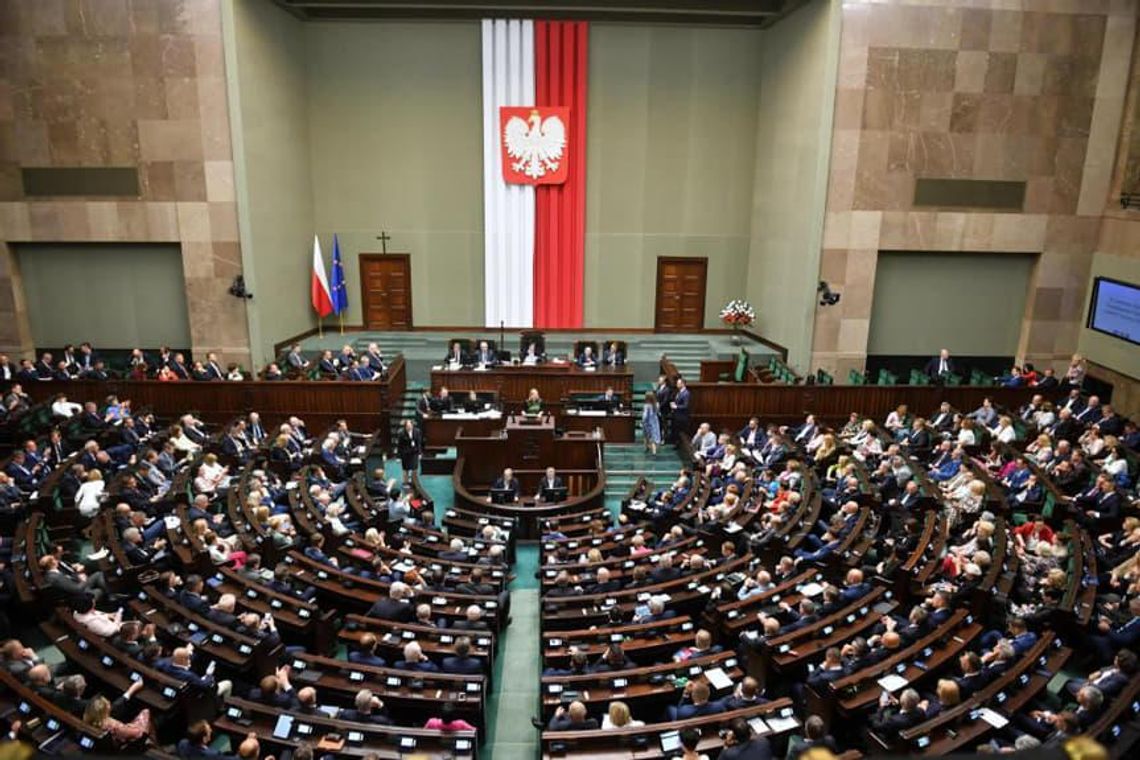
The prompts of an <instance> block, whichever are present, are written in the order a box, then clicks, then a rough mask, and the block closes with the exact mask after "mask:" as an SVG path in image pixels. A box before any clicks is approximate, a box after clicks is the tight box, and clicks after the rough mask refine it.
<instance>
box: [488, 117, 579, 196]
mask: <svg viewBox="0 0 1140 760" xmlns="http://www.w3.org/2000/svg"><path fill="white" fill-rule="evenodd" d="M569 122H570V109H569V108H563V107H557V106H533V107H530V106H522V107H518V106H504V107H502V108H500V109H499V125H500V134H501V140H500V145H501V147H502V163H503V179H504V180H506V181H507V182H508V183H511V184H516V185H557V184H561V183H563V182H565V181H566V176H567V174H568V173H569V163H568V160H567V159H568V156H567V147H568V145H569V141H570V135H569V129H568V126H567V125H568V124H569Z"/></svg>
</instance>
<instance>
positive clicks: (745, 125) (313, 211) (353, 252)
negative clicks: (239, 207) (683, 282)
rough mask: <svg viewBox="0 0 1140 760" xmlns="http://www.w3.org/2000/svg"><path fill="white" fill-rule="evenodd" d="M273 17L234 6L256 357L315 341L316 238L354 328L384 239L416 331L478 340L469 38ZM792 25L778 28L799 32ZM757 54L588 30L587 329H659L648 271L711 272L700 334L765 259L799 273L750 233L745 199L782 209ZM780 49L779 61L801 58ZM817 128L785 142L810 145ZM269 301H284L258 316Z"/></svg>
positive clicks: (475, 87)
mask: <svg viewBox="0 0 1140 760" xmlns="http://www.w3.org/2000/svg"><path fill="white" fill-rule="evenodd" d="M267 5H269V4H266V3H261V2H257V1H256V0H241V2H239V3H237V5H236V6H235V10H234V11H233V16H234V19H233V27H234V34H233V35H232V37H233V39H232V41H230V45H231V46H232V47H234V48H235V49H236V53H235V54H234V56H233V57H234V59H235V64H236V65H235V69H236V76H234V77H233V78H232V79H233V84H235V85H236V88H237V94H236V97H237V99H238V105H239V107H237V108H235V109H234V110H235V111H239V112H240V113H239V116H240V121H241V124H240V126H239V127H238V128H237V129H236V130H235V133H236V136H237V137H238V138H239V139H240V141H241V142H242V143H243V146H242V149H241V150H240V151H239V153H241V155H242V161H244V166H243V165H241V163H242V161H239V172H238V174H239V185H241V183H242V182H243V180H244V183H245V188H246V193H247V196H245V198H246V202H245V203H243V206H247V207H248V208H243V211H242V219H243V223H244V224H243V243H246V238H247V236H248V238H249V241H250V242H249V243H246V244H245V245H243V248H249V249H250V252H249V256H250V258H252V260H253V261H252V263H253V266H252V271H253V276H252V282H251V283H250V285H251V289H252V290H253V291H254V292H255V294H257V295H258V296H259V298H258V300H257V301H255V306H256V307H257V308H256V311H258V313H259V321H260V323H261V327H262V329H261V331H260V332H261V337H260V338H259V342H260V343H262V344H268V343H271V342H272V341H274V340H280V339H281V338H283V337H285V336H287V335H289V334H291V333H295V332H299V331H301V330H304V329H307V328H308V327H311V326H312V325H313V324H314V322H313V320H312V317H311V314H310V312H309V310H308V309H307V308H306V306H305V304H306V301H305V299H304V295H303V294H304V293H306V292H307V287H308V257H307V256H305V252H306V251H307V250H308V248H309V246H310V245H311V234H312V231H314V230H315V231H317V232H318V233H319V234H320V236H321V239H322V243H323V245H324V246H325V251H326V255H327V254H328V252H329V246H330V245H331V238H332V233H333V232H336V233H338V235H339V237H340V242H341V246H342V253H343V255H344V259H345V269H346V276H347V279H348V282H349V286H348V294H349V300H350V308H349V311H348V313H347V315H346V317H345V322H346V323H348V324H358V323H359V322H360V321H361V310H360V306H361V304H360V290H359V278H358V268H357V258H356V257H357V254H359V253H365V252H376V251H379V250H380V243H379V241H378V240H376V236H377V235H378V234H380V232H381V231H382V230H385V231H387V232H388V233H389V234H390V235H391V236H392V240H391V241H390V242H389V245H388V249H389V250H390V251H393V252H407V253H410V254H411V256H412V290H413V312H414V319H415V323H416V324H417V325H421V326H430V325H462V324H478V323H480V322H481V321H482V315H483V264H482V262H483V236H482V226H483V225H482V137H481V100H482V91H481V75H480V68H481V61H480V55H481V53H480V47H481V45H480V32H479V26H478V24H477V23H475V22H427V21H425V22H400V23H388V22H384V23H368V24H364V23H319V24H318V23H311V24H299V23H297V22H295V21H294V20H293V19H291V18H289V17H288V16H286V15H285V14H282V13H280V11H279V10H278V9H276V8H267V7H266V6H267ZM801 13H802V11H801ZM798 15H799V14H796V16H793V18H792V19H789V20H788V21H786V22H783V23H788V24H793V25H802V23H801V22H800V21H799V20H798V18H797V16H798ZM782 26H783V24H781V27H778V28H782ZM811 30H812V31H813V32H815V30H816V28H815V27H814V26H812V27H811ZM765 35H768V36H770V37H771V38H772V44H775V42H776V41H778V39H779V38H778V37H775V36H772V35H774V32H770V33H762V32H760V31H758V30H754V29H733V28H701V29H687V28H683V27H679V26H665V25H661V26H655V25H654V26H648V25H622V24H594V25H593V26H592V28H591V42H590V100H589V109H590V112H589V124H588V132H589V134H588V151H589V153H588V169H587V171H588V177H587V221H586V268H585V293H586V297H585V319H586V324H587V326H620V327H650V326H652V324H653V316H654V314H653V312H654V295H655V293H654V290H655V276H656V263H657V258H658V257H659V256H706V257H708V259H709V286H708V294H707V300H706V304H707V309H706V315H705V324H706V326H709V327H716V326H719V321H718V319H717V313H718V312H719V309H720V307H721V306H722V305H723V303H724V302H725V301H727V300H728V299H730V298H735V297H743V296H751V297H753V298H755V297H756V296H755V295H754V294H753V293H754V291H755V288H754V287H753V285H754V283H755V277H754V276H753V275H750V270H754V271H764V269H763V267H764V266H766V264H765V263H763V262H764V260H765V259H766V257H769V256H783V257H785V259H786V261H785V263H784V264H783V265H781V266H784V267H785V268H789V267H790V268H793V269H794V268H796V267H798V266H800V265H801V264H802V263H803V262H802V261H801V260H800V259H799V258H797V257H799V256H801V255H802V254H801V251H802V249H801V248H799V247H798V246H795V247H793V246H791V245H790V244H789V245H787V246H784V247H773V246H770V245H768V244H767V243H766V242H765V241H766V240H767V237H766V234H759V233H758V232H757V230H758V229H760V225H758V223H757V219H758V216H757V211H756V209H754V197H755V196H756V195H757V193H761V192H762V193H765V194H777V195H778V194H780V193H783V192H785V190H786V188H784V187H781V185H780V183H781V182H782V181H783V179H784V176H783V175H779V174H771V175H765V178H764V179H763V180H762V181H761V180H759V179H757V177H756V174H757V169H758V167H760V166H761V165H762V163H761V160H760V157H759V156H758V153H757V146H758V145H760V146H762V149H765V150H767V148H765V147H763V146H765V142H766V140H767V135H768V132H766V131H765V129H766V126H765V123H766V121H767V120H769V107H768V105H767V104H766V103H765V102H763V99H762V90H763V86H762V81H763V73H762V72H763V71H764V68H765V66H766V65H771V64H772V61H771V60H769V59H770V57H771V56H770V55H769V54H767V53H766V52H765V50H764V45H766V44H768V42H766V39H767V37H766V36H765ZM811 41H812V42H813V44H816V43H817V42H818V40H817V38H816V37H811ZM785 47H787V48H788V50H789V54H791V53H792V52H794V48H795V47H796V45H793V44H790V43H789V44H787V45H786V46H785ZM809 68H810V67H809ZM820 68H825V66H822V65H817V66H816V68H815V69H812V70H811V71H810V72H809V73H810V76H809V75H802V76H797V77H792V76H790V75H789V76H788V77H786V79H787V81H788V85H787V86H788V87H791V86H793V85H798V84H801V83H804V82H807V83H810V84H812V85H813V86H814V87H816V88H818V87H819V85H820V82H819V81H817V80H818V79H819V77H818V74H819V71H818V70H817V69H820ZM773 91H774V92H778V90H775V89H773ZM813 92H815V94H818V90H813ZM817 100H818V98H817ZM777 105H779V104H778V103H777ZM820 110H822V107H821V106H819V105H818V104H817V105H816V110H815V111H814V112H812V111H809V112H808V113H807V114H806V115H803V117H802V118H801V119H800V121H799V122H797V127H796V128H797V129H798V128H799V127H800V126H805V128H809V129H811V128H815V126H816V125H815V124H814V123H813V122H812V116H813V115H818V111H820ZM776 112H777V113H781V111H778V110H777V111H776ZM264 122H273V124H266V123H264ZM817 131H818V130H817ZM789 133H790V132H789ZM812 134H815V133H814V132H813V133H812ZM302 146H305V147H304V149H302ZM773 187H775V188H777V190H776V191H774V192H773V190H772V189H771V188H773ZM239 190H240V188H239ZM797 209H798V207H797ZM798 210H799V212H800V213H802V209H798ZM765 213H767V214H768V215H769V217H774V216H780V215H782V214H783V213H784V210H783V209H778V210H775V211H773V210H766V211H765ZM759 218H761V219H763V218H764V217H759ZM762 242H763V244H761V243H762ZM789 251H791V253H789ZM285 252H287V253H285ZM789 262H790V263H789ZM807 268H808V269H812V267H810V266H809V267H807ZM248 269H249V268H247V271H248ZM777 271H779V270H777ZM814 277H815V271H814V270H813V271H810V272H808V273H807V274H806V275H804V277H803V279H804V280H805V282H808V283H809V284H810V281H811V280H813V279H814ZM779 290H780V289H779V288H778V287H777V288H776V291H777V292H779ZM261 293H266V294H269V293H272V294H279V295H275V296H274V298H273V299H272V300H273V301H274V303H272V304H269V303H267V301H269V300H270V299H269V298H268V297H266V298H261V297H260V296H261ZM297 293H300V294H301V295H300V297H295V294H297ZM803 321H810V320H803ZM799 327H800V328H801V329H810V328H805V327H804V326H803V325H802V324H801V325H799ZM761 329H762V330H763V329H764V325H763V323H762V324H761Z"/></svg>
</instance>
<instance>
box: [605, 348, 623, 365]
mask: <svg viewBox="0 0 1140 760" xmlns="http://www.w3.org/2000/svg"><path fill="white" fill-rule="evenodd" d="M602 364H604V365H605V366H607V367H613V368H617V367H621V366H622V365H624V364H625V352H624V351H622V350H621V348H619V347H618V344H617V343H616V342H615V343H610V344H609V345H608V346H606V348H605V350H604V351H603V352H602Z"/></svg>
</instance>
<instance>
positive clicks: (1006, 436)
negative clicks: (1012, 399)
mask: <svg viewBox="0 0 1140 760" xmlns="http://www.w3.org/2000/svg"><path fill="white" fill-rule="evenodd" d="M1016 438H1017V431H1016V430H1014V429H1013V425H1007V426H1005V427H1003V428H1001V429H999V430H998V434H997V439H998V440H999V441H1001V442H1002V443H1012V442H1013V441H1014V439H1016Z"/></svg>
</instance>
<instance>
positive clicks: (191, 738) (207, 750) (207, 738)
mask: <svg viewBox="0 0 1140 760" xmlns="http://www.w3.org/2000/svg"><path fill="white" fill-rule="evenodd" d="M213 739H214V729H213V728H212V727H211V726H210V724H209V722H207V721H205V720H199V721H197V722H195V723H192V724H191V725H190V727H189V728H188V729H187V731H186V737H185V738H183V739H179V740H178V746H177V751H178V756H179V757H181V758H187V759H188V760H194V759H195V758H199V757H209V758H217V760H237V757H236V756H235V755H226V754H223V753H222V752H219V751H218V750H216V749H214V748H213V747H211V746H210V742H212V741H213Z"/></svg>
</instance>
